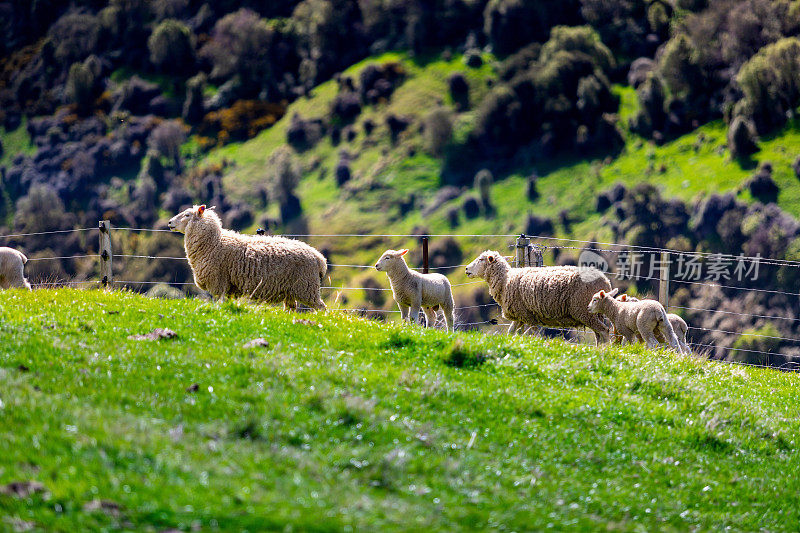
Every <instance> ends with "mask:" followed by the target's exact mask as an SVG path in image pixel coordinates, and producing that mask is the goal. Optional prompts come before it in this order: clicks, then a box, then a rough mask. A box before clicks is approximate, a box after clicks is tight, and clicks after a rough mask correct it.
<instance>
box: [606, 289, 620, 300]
mask: <svg viewBox="0 0 800 533" xmlns="http://www.w3.org/2000/svg"><path fill="white" fill-rule="evenodd" d="M618 292H619V287H617V288H616V289H614V290H612V291H611V292H609V293H608V295H609V296H611V297H612V298H613V297H614V296H616V295H617V293H618Z"/></svg>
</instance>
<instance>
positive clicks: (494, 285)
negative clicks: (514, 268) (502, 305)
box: [485, 260, 511, 303]
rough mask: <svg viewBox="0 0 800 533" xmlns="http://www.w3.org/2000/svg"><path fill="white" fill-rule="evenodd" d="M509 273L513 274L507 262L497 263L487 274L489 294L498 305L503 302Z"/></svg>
mask: <svg viewBox="0 0 800 533" xmlns="http://www.w3.org/2000/svg"><path fill="white" fill-rule="evenodd" d="M509 272H511V265H509V264H508V263H507V262H506V261H505V260H501V261H497V262H496V264H495V266H493V267H490V268H489V269H488V270H487V272H486V274H487V275H486V278H485V279H486V283H487V284H488V285H489V294H490V295H491V297H492V298H494V300H495V301H496V302H498V303H499V302H501V301H502V300H503V294H504V293H505V289H506V283H507V281H508V274H509Z"/></svg>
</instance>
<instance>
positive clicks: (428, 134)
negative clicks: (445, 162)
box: [423, 107, 453, 156]
mask: <svg viewBox="0 0 800 533" xmlns="http://www.w3.org/2000/svg"><path fill="white" fill-rule="evenodd" d="M424 125H425V128H424V131H423V138H424V140H425V149H426V150H428V152H430V153H431V154H433V155H436V156H440V155H442V153H443V152H444V149H445V147H446V146H447V145H448V144H449V143H450V139H451V138H452V136H453V119H452V116H451V113H450V111H449V110H447V109H445V108H443V107H437V108H436V109H434V110H433V111H431V112H430V113H428V115H427V116H426V117H425V121H424Z"/></svg>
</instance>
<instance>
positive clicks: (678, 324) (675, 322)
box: [617, 294, 691, 353]
mask: <svg viewBox="0 0 800 533" xmlns="http://www.w3.org/2000/svg"><path fill="white" fill-rule="evenodd" d="M617 300H619V301H620V302H638V301H639V299H638V298H636V297H634V296H628V295H627V294H620V295H619V296H617ZM667 319H668V320H669V323H670V325H671V326H672V330H673V331H675V336H676V337H678V344H680V345H681V350H682V351H683V353H689V352H691V350H690V349H689V345H688V344H687V343H686V333H687V332H688V331H689V326H688V325H687V324H686V321H685V320H684V319H682V318H681V317H679V316H678V315H676V314H675V313H667ZM655 335H656V340H657V341H658V342H661V343H665V344H666V342H667V340H666V339H665V338H664V337H663V336H662V335H661V330H657V331H656V332H655ZM639 341H640V342H644V339H642V338H641V337H639Z"/></svg>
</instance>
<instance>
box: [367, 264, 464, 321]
mask: <svg viewBox="0 0 800 533" xmlns="http://www.w3.org/2000/svg"><path fill="white" fill-rule="evenodd" d="M375 268H376V269H377V270H382V271H384V272H386V274H387V275H388V276H389V284H390V285H391V286H392V295H393V296H394V301H395V302H397V306H398V307H399V308H400V314H401V316H402V318H403V319H406V318H408V319H409V320H411V321H412V322H416V320H417V317H418V316H419V311H420V308H422V309H424V312H425V319H426V325H427V326H428V327H431V326H433V324H434V322H436V310H437V309H438V308H439V307H441V308H442V311H443V312H444V319H445V322H446V323H447V329H449V330H450V331H453V322H454V317H453V309H454V307H455V303H454V301H453V291H452V289H451V287H450V281H449V280H448V279H447V278H446V277H445V276H443V275H441V274H421V273H419V272H415V271H413V270H411V269H409V268H408V265H407V264H406V261H405V259H403V252H402V251H395V250H387V251H386V252H385V253H384V254H383V255H382V256H381V258H380V259H379V260H378V262H377V263H376V265H375Z"/></svg>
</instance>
